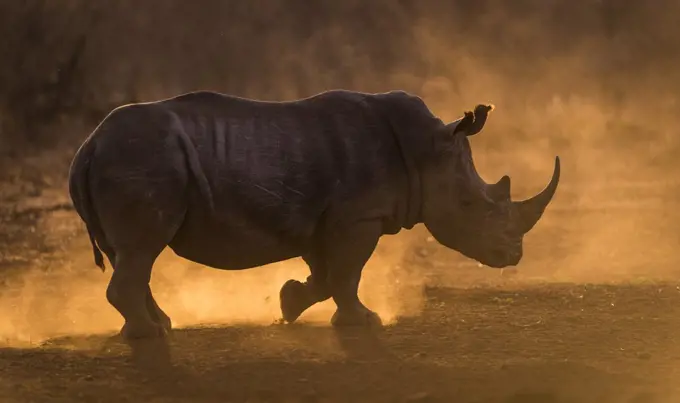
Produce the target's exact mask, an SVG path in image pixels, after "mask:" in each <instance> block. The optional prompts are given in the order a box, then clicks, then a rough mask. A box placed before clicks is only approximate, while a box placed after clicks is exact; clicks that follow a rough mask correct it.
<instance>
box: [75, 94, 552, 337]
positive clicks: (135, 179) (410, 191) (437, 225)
mask: <svg viewBox="0 0 680 403" xmlns="http://www.w3.org/2000/svg"><path fill="white" fill-rule="evenodd" d="M492 108H493V107H492V106H491V105H485V104H479V105H476V107H475V108H473V110H472V111H466V112H464V113H463V116H462V117H460V118H459V119H457V120H455V121H453V122H450V123H444V122H443V121H442V120H441V119H439V118H437V117H436V116H434V115H433V113H432V112H431V111H430V110H429V109H428V107H427V106H426V104H425V102H424V101H423V100H422V99H421V98H420V97H418V96H416V95H412V94H410V93H407V92H404V91H390V92H385V93H363V92H354V91H346V90H332V91H327V92H323V93H319V94H316V95H314V96H311V97H307V98H304V99H298V100H292V101H282V102H278V101H263V100H252V99H246V98H242V97H236V96H232V95H227V94H222V93H218V92H211V91H196V92H191V93H184V94H181V95H178V96H176V97H173V98H168V99H163V100H159V101H154V102H147V103H135V104H129V105H124V106H121V107H118V108H116V109H114V110H113V111H112V112H111V113H109V114H108V115H107V116H106V118H105V119H104V120H103V121H102V122H101V123H100V124H99V125H98V126H97V127H96V129H95V130H94V131H93V132H92V133H91V134H90V135H89V137H88V138H87V139H86V140H85V141H84V143H83V144H82V145H81V146H80V148H79V149H78V151H77V152H76V154H75V157H74V159H73V162H72V164H71V167H70V178H69V191H70V195H71V199H72V201H73V204H74V207H75V209H76V211H77V213H78V215H79V216H80V217H81V219H82V220H83V221H84V223H85V226H86V229H87V232H88V234H89V238H90V241H91V243H92V248H93V253H94V260H95V263H96V265H97V266H99V267H100V268H101V270H104V269H105V267H104V258H103V255H102V252H103V254H105V255H106V256H107V257H108V259H109V261H110V262H111V264H112V265H113V273H112V275H111V280H110V283H109V285H108V287H107V290H106V297H107V300H108V302H109V303H110V304H111V305H113V306H114V307H115V308H116V310H117V311H118V312H119V313H120V314H121V315H122V316H123V318H124V319H125V324H124V326H123V327H122V329H121V334H122V336H123V337H126V338H147V337H163V336H165V335H166V334H167V333H168V332H169V331H170V329H171V320H170V318H169V317H168V315H166V314H165V313H164V312H163V310H162V309H161V308H160V307H159V306H158V304H157V303H156V301H155V300H154V297H153V295H152V293H151V289H150V287H149V280H150V277H151V270H152V266H153V264H154V261H155V259H156V258H157V257H158V255H159V254H160V253H161V251H163V250H164V249H165V248H166V247H170V248H171V249H172V250H173V251H174V252H175V253H176V254H177V255H179V256H181V257H183V258H185V259H188V260H191V261H194V262H197V263H200V264H202V265H205V266H209V267H212V268H216V269H222V270H244V269H249V268H253V267H256V266H262V265H266V264H269V263H273V262H278V261H283V260H288V259H293V258H302V259H303V260H304V262H305V263H306V264H307V265H308V266H309V269H310V275H309V276H308V277H307V278H306V280H305V281H304V282H301V281H297V280H288V281H287V282H286V283H285V284H283V286H282V288H281V291H280V293H279V299H280V306H281V311H282V316H283V320H284V321H286V322H289V323H290V322H294V321H295V320H296V319H297V318H298V317H299V316H300V315H301V314H302V313H303V312H304V311H305V310H306V309H307V308H309V307H311V306H312V305H314V304H315V303H318V302H321V301H324V300H327V299H329V298H332V299H333V301H334V302H335V304H336V307H337V309H336V311H335V313H334V314H333V316H332V319H331V323H332V325H334V326H380V325H382V321H381V319H380V317H379V316H378V315H377V314H376V313H374V312H373V311H371V310H370V309H368V308H367V307H366V306H364V305H363V303H362V302H361V301H360V299H359V297H358V295H357V290H358V286H359V281H360V278H361V272H362V269H363V267H364V265H365V263H366V262H367V261H368V260H369V258H370V256H371V254H372V253H373V251H374V249H375V247H376V245H377V243H378V240H379V239H380V238H381V236H383V235H386V234H396V233H398V232H400V231H401V230H402V229H411V228H413V227H414V226H415V225H416V224H419V223H422V224H424V225H425V227H426V228H427V229H428V230H429V232H430V233H431V235H432V236H433V237H434V238H435V239H436V240H437V241H438V242H439V243H440V244H442V245H444V246H446V247H448V248H451V249H453V250H456V251H458V252H460V253H461V254H462V255H464V256H466V257H468V258H471V259H474V260H477V261H478V262H480V263H482V264H484V265H487V266H490V267H494V268H503V267H507V266H512V265H517V264H518V263H519V262H520V259H521V257H522V242H523V237H524V234H526V233H527V232H528V231H529V230H531V229H532V227H533V226H534V225H535V224H536V223H537V221H538V220H539V219H540V217H541V216H542V214H543V212H544V210H545V209H546V207H547V205H548V203H549V202H550V201H551V199H552V198H553V196H554V194H555V191H556V189H557V184H558V182H559V176H560V160H559V157H555V166H554V170H553V175H552V179H551V180H550V182H549V184H548V185H547V186H546V187H545V189H544V190H542V191H541V192H540V193H539V194H537V195H536V196H534V197H532V198H530V199H527V200H524V201H511V198H510V178H509V177H508V176H507V175H505V176H503V177H502V178H501V179H500V180H499V181H498V182H497V183H493V184H489V183H486V182H485V181H484V180H483V179H482V178H481V177H480V175H479V174H478V172H477V170H476V169H475V166H474V163H473V159H472V154H471V148H470V143H469V140H468V138H467V136H472V135H474V134H476V133H479V132H480V131H481V130H482V128H483V127H484V125H485V123H486V120H487V116H488V114H489V112H490V111H491V110H492Z"/></svg>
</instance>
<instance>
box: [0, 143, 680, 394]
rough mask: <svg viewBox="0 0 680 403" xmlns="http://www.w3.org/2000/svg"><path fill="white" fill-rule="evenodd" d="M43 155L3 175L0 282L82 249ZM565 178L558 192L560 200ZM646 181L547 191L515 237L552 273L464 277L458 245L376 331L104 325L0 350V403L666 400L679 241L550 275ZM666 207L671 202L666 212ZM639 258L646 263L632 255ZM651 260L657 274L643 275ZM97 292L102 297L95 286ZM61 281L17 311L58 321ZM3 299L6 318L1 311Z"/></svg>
mask: <svg viewBox="0 0 680 403" xmlns="http://www.w3.org/2000/svg"><path fill="white" fill-rule="evenodd" d="M54 158H55V159H54V160H53V161H47V162H46V161H45V160H43V159H41V158H38V159H37V160H34V162H35V163H36V164H37V165H39V166H42V167H43V168H44V166H45V165H46V164H47V166H48V167H50V169H48V170H44V169H43V170H41V169H38V168H36V169H33V168H31V167H30V166H31V160H28V161H24V165H22V169H20V170H19V171H20V172H19V173H18V174H17V175H19V176H16V177H15V178H14V179H12V180H9V179H8V180H7V181H5V182H3V185H2V186H3V187H2V190H3V192H4V193H3V194H2V206H1V208H0V215H1V216H2V217H3V225H4V232H3V233H2V234H1V238H0V252H2V256H1V258H0V267H1V268H2V270H3V273H5V274H6V275H5V276H4V277H3V278H5V279H4V280H3V281H7V283H8V284H9V285H6V286H5V287H3V289H2V290H0V295H3V294H4V295H9V294H11V292H12V288H11V284H12V282H11V279H12V278H14V277H16V276H17V275H21V274H22V273H23V272H24V271H27V270H43V271H46V272H49V270H54V267H61V266H62V265H63V264H64V262H67V261H69V259H71V258H70V257H69V256H70V255H69V254H70V253H71V252H72V251H73V249H74V248H76V249H77V250H87V245H86V243H85V242H83V239H82V233H81V232H80V229H79V226H78V223H77V221H76V220H75V217H74V215H73V213H72V212H71V211H68V210H66V211H62V210H61V209H62V207H63V204H64V201H65V200H66V199H65V198H64V197H65V192H64V191H65V187H64V182H63V179H64V177H63V172H64V168H65V167H66V166H67V163H68V156H62V157H59V156H57V157H54ZM36 161H39V162H36ZM5 175H7V171H5ZM566 189H567V190H566V191H565V193H564V194H563V195H562V200H567V199H569V197H568V193H569V190H568V189H569V187H568V185H567V186H566ZM644 193H645V197H647V199H641V200H647V201H646V202H645V203H646V204H640V203H639V204H638V205H637V206H635V205H633V206H632V207H631V206H623V207H621V206H619V208H625V209H628V210H627V211H628V213H626V214H624V215H621V214H620V210H615V209H614V210H611V209H610V210H608V211H602V210H592V209H591V210H587V211H586V210H583V209H582V210H579V211H578V214H575V213H576V211H575V210H570V207H569V206H565V205H561V206H560V205H559V204H558V205H557V206H556V207H555V209H554V212H553V213H551V214H553V217H554V218H553V219H552V220H553V221H546V224H544V226H543V227H542V229H537V231H542V232H538V235H535V236H534V237H533V238H529V239H528V240H527V251H528V252H527V256H526V257H525V259H526V261H527V263H526V264H525V265H524V266H523V267H521V268H522V269H523V270H524V271H525V272H528V273H529V274H531V275H533V276H534V277H536V276H538V274H540V273H541V272H542V273H543V274H544V275H545V276H547V277H550V275H551V274H553V275H554V276H553V278H552V279H547V280H546V279H543V280H540V279H539V280H535V279H534V280H532V281H529V280H527V278H529V277H531V275H526V277H519V280H518V279H514V278H513V277H512V276H510V277H507V276H500V275H499V274H498V272H495V271H491V270H489V269H477V270H476V271H474V273H475V274H471V273H473V271H471V269H470V268H469V266H470V263H469V262H468V261H465V260H464V259H460V258H457V259H458V260H456V261H455V264H454V266H456V267H458V269H456V273H457V274H455V275H450V276H448V277H447V279H446V280H447V281H434V280H433V281H432V282H434V283H436V284H437V286H434V287H429V288H428V289H427V292H426V304H425V307H424V309H423V311H422V312H419V313H418V314H416V315H412V316H408V317H404V318H402V319H400V320H398V321H397V322H396V323H394V324H392V325H390V326H387V327H386V328H385V329H384V330H382V331H379V332H372V333H371V332H360V331H345V332H337V331H335V330H333V329H332V328H330V327H328V326H327V325H325V324H322V325H321V326H319V325H318V324H316V323H304V321H303V323H300V324H298V325H294V326H284V325H257V326H256V325H229V326H220V327H209V328H196V329H181V330H176V331H175V332H174V334H173V335H172V337H171V338H170V339H169V340H168V343H167V344H165V343H140V344H138V345H134V346H132V348H130V347H129V346H126V345H124V344H121V343H119V342H118V341H117V339H116V338H115V337H113V338H110V337H109V335H97V336H73V337H58V338H52V339H51V340H48V341H46V342H45V343H43V345H42V346H40V347H26V348H18V347H15V348H9V347H7V348H2V349H0V401H2V402H14V401H16V402H28V401H39V402H43V401H44V402H48V401H49V402H56V401H93V402H94V401H111V402H114V401H115V402H118V401H130V402H141V401H154V402H170V401H197V402H198V401H200V402H204V401H205V402H208V401H210V402H225V401H232V402H246V401H248V402H268V401H271V402H278V401H281V402H316V401H318V402H399V401H412V402H427V401H441V402H479V403H482V402H485V403H486V402H489V403H491V402H503V403H510V402H513V403H519V402H532V403H539V402H541V403H543V402H545V403H551V402H565V403H572V402H574V403H575V402H598V403H607V402H612V403H613V402H617V403H618V402H622V403H652V402H654V403H672V402H678V401H680V393H678V392H680V390H679V389H680V388H678V386H677V384H678V380H680V348H679V347H680V345H679V343H678V336H677V334H678V330H680V287H679V284H680V282H678V281H673V275H672V274H673V273H676V274H677V265H676V263H677V256H675V255H673V256H671V255H669V253H672V251H673V248H672V246H673V245H674V244H673V242H675V241H676V240H677V238H673V239H671V242H670V243H669V242H668V240H667V239H666V242H662V241H661V240H659V241H656V242H657V247H656V248H652V249H647V251H646V255H645V253H642V255H640V254H636V255H633V254H626V253H623V252H622V251H625V250H626V248H629V249H631V248H633V247H634V245H633V244H623V245H621V246H617V247H613V248H612V247H609V249H608V245H607V244H601V245H600V246H598V248H601V250H602V254H605V255H607V254H608V256H609V257H610V258H611V264H612V265H613V266H612V267H614V266H616V267H623V268H626V270H628V271H624V274H626V275H628V278H629V281H627V282H626V283H624V284H621V283H619V284H610V285H595V284H587V283H585V282H583V281H579V282H572V283H566V282H562V283H555V281H560V280H559V279H560V278H562V279H564V277H559V276H560V272H559V265H557V264H555V261H561V262H563V265H566V264H567V263H566V262H568V261H569V262H571V263H569V264H577V263H578V264H581V263H580V261H578V260H573V259H572V260H569V259H568V257H569V254H568V251H569V250H573V249H574V246H573V242H574V239H576V238H578V237H575V236H573V235H574V234H573V233H574V232H576V231H577V230H578V229H579V228H580V226H582V225H583V223H585V222H592V221H593V220H602V217H603V216H604V217H607V218H606V219H607V220H610V221H607V222H608V223H609V224H608V225H609V226H611V227H613V228H614V232H616V231H617V228H618V232H619V233H620V234H619V235H621V232H622V231H624V230H629V229H630V228H629V227H627V225H628V226H633V227H634V226H635V225H636V224H635V223H636V222H647V223H648V221H645V220H646V218H645V217H646V216H645V214H651V213H650V209H651V210H653V208H651V207H650V206H651V204H650V203H649V198H650V197H653V193H654V192H651V193H650V191H649V189H647V190H645V191H644ZM650 194H652V196H650ZM27 195H28V197H27ZM31 195H32V196H33V197H31ZM619 200H621V199H619ZM630 200H635V199H634V198H633V199H630ZM66 201H67V200H66ZM612 211H613V212H612ZM617 211H619V212H617ZM622 216H623V217H627V218H628V219H633V218H634V220H632V221H630V220H623V219H621V217H622ZM617 217H618V219H617ZM636 220H637V221H636ZM676 220H677V216H676V215H669V216H668V217H667V218H666V223H665V225H667V226H672V223H673V222H675V221H676ZM659 225H662V224H659ZM640 228H642V227H640ZM663 228H665V227H663ZM663 228H662V227H657V228H656V230H655V229H654V227H652V229H651V230H650V234H652V235H647V236H658V237H661V234H662V229H663ZM639 231H642V229H639ZM655 231H656V232H655ZM643 233H644V232H643ZM654 234H656V235H654ZM603 236H604V234H603ZM603 239H604V238H603ZM546 243H550V246H546ZM675 244H677V243H675ZM74 245H75V246H74ZM418 245H420V244H418ZM423 245H424V246H423ZM423 245H420V246H417V247H414V249H413V251H412V252H409V253H413V254H414V256H415V255H417V256H416V257H413V258H409V257H407V259H406V260H408V261H411V263H413V264H415V263H418V264H420V265H421V266H423V267H422V270H424V271H428V272H430V273H431V278H433V279H436V278H437V276H441V275H442V274H441V272H438V271H437V270H441V267H440V266H441V265H443V263H442V262H450V261H451V259H453V258H452V257H451V256H452V255H451V254H447V252H445V251H441V250H439V249H436V248H435V249H427V248H428V247H427V244H426V243H425V244H423ZM541 245H543V246H541ZM598 250H599V249H598ZM586 251H587V252H589V253H593V251H592V250H590V249H586ZM612 251H614V252H612ZM617 253H618V255H617ZM660 256H666V260H663V261H661V260H660V258H659V257H660ZM89 259H90V258H89V257H88V258H87V259H85V260H83V262H85V263H84V266H85V267H82V268H78V269H74V270H79V271H78V272H77V273H83V274H78V275H79V276H100V275H101V273H97V272H96V270H95V269H94V268H93V267H89V266H91V261H90V260H89ZM409 259H410V260H409ZM645 259H646V260H647V261H650V260H651V261H652V262H654V265H650V267H648V268H645V267H643V266H641V265H640V263H641V262H644V261H645ZM673 259H675V260H673ZM54 262H56V263H54ZM414 262H415V263H414ZM438 262H439V263H440V265H439V266H438V265H437V263H438ZM449 265H451V264H449ZM659 265H663V266H664V271H663V273H662V274H663V275H659V276H657V274H659V272H658V271H654V268H655V266H659ZM555 266H557V267H555ZM554 267H555V268H554ZM657 268H658V267H657ZM598 269H600V268H599V267H595V266H593V267H584V269H583V272H579V275H581V278H588V277H587V276H584V273H587V272H592V271H593V270H598ZM645 270H647V271H648V272H649V274H650V275H649V277H650V278H651V279H647V278H646V277H647V276H646V273H647V272H646V271H645ZM84 273H87V274H84ZM617 273H619V274H621V271H619V272H617ZM631 273H632V274H635V276H631V275H630V274H631ZM518 276H521V275H518ZM600 277H602V276H600ZM612 277H613V278H614V277H616V276H615V275H612ZM652 277H654V278H652ZM655 277H658V278H655ZM522 278H524V279H525V280H522ZM676 278H678V277H676ZM562 281H564V280H562ZM104 283H105V282H104V280H102V281H100V282H99V283H96V284H97V287H99V286H100V285H101V284H104ZM481 283H483V284H485V285H484V286H480V284H481ZM550 283H552V284H550ZM454 284H456V288H452V287H451V286H452V285H454ZM57 288H58V287H57ZM95 291H96V292H95V294H96V295H97V297H96V298H97V299H96V301H99V302H98V303H102V302H101V301H102V300H103V299H104V296H103V293H100V292H99V290H95ZM59 292H65V293H69V292H72V291H71V290H68V289H67V290H61V291H59V290H57V291H54V290H52V291H49V290H47V289H45V290H41V291H39V292H38V294H37V298H36V297H35V295H34V296H33V297H34V298H36V301H42V303H43V304H49V305H57V306H56V307H53V308H52V310H51V311H49V312H52V316H53V317H37V318H33V322H30V321H29V322H30V323H33V324H34V325H37V324H39V323H43V322H45V323H46V322H50V321H56V322H59V321H62V318H61V317H60V310H59V304H61V303H62V302H63V301H64V300H63V299H58V298H56V297H55V295H57V294H59ZM51 293H52V294H51ZM225 300H227V297H226V296H225ZM13 301H18V299H13ZM81 305H86V304H85V303H81ZM3 308H4V310H3V311H2V312H5V313H6V314H7V315H8V314H9V313H11V312H12V309H11V308H9V307H3ZM79 308H80V309H85V308H86V307H85V306H79ZM17 309H19V308H17ZM98 309H99V308H98ZM31 312H32V311H31V310H28V311H26V315H28V316H30V315H31ZM34 312H43V311H34ZM169 313H170V314H171V316H173V315H172V314H173V312H172V311H170V312H169ZM22 315H23V314H22ZM1 319H2V318H0V320H1ZM14 319H16V318H14ZM29 319H30V318H29ZM29 319H27V320H29ZM95 320H96V319H95Z"/></svg>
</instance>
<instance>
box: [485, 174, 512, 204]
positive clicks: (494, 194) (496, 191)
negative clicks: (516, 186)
mask: <svg viewBox="0 0 680 403" xmlns="http://www.w3.org/2000/svg"><path fill="white" fill-rule="evenodd" d="M486 193H487V194H488V196H489V198H490V199H491V200H493V201H495V202H500V201H504V200H510V177H509V176H508V175H503V177H502V178H501V179H500V180H499V181H498V182H496V183H494V184H493V185H488V186H487V188H486Z"/></svg>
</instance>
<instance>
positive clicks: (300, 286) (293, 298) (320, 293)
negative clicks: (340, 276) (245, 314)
mask: <svg viewBox="0 0 680 403" xmlns="http://www.w3.org/2000/svg"><path fill="white" fill-rule="evenodd" d="M303 259H304V260H305V262H306V263H307V265H308V266H309V269H310V271H311V272H312V274H311V275H310V276H309V277H307V281H306V282H304V283H301V282H299V281H297V280H288V281H286V283H285V284H284V285H283V287H281V292H280V293H279V299H280V302H281V313H282V314H283V320H285V321H286V322H288V323H292V322H295V320H296V319H297V318H298V317H300V315H302V313H303V312H304V311H306V310H307V309H309V308H310V307H311V306H312V305H314V304H316V303H318V302H322V301H325V300H327V299H329V298H330V297H331V292H330V289H329V288H328V283H327V277H328V271H327V270H326V267H325V265H323V264H322V263H321V262H322V260H321V259H318V256H317V253H312V254H310V256H303Z"/></svg>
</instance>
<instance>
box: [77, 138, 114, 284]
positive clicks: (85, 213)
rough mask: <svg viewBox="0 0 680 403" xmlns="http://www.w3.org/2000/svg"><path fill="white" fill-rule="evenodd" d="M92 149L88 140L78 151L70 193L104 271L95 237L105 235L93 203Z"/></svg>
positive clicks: (96, 257) (96, 258) (100, 266)
mask: <svg viewBox="0 0 680 403" xmlns="http://www.w3.org/2000/svg"><path fill="white" fill-rule="evenodd" d="M92 151H93V146H92V144H91V143H90V141H89V140H88V141H86V142H85V143H84V144H83V145H82V146H81V147H80V149H79V150H78V151H77V152H76V155H75V157H74V158H73V162H72V163H71V168H70V172H69V193H70V195H71V201H72V202H73V206H74V207H75V209H76V211H77V212H78V215H80V218H81V219H82V220H83V221H84V222H85V227H86V229H87V234H88V236H89V237H90V243H91V244H92V252H93V254H94V263H95V264H96V265H97V266H98V267H99V268H100V269H101V270H102V271H105V270H106V266H105V265H104V256H103V255H102V252H101V250H100V249H99V246H98V245H97V240H96V238H95V234H99V238H101V237H102V236H103V235H102V231H101V230H100V225H99V219H98V217H97V214H96V212H95V211H94V208H93V205H92V198H91V197H90V186H89V173H90V159H91V158H92Z"/></svg>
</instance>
